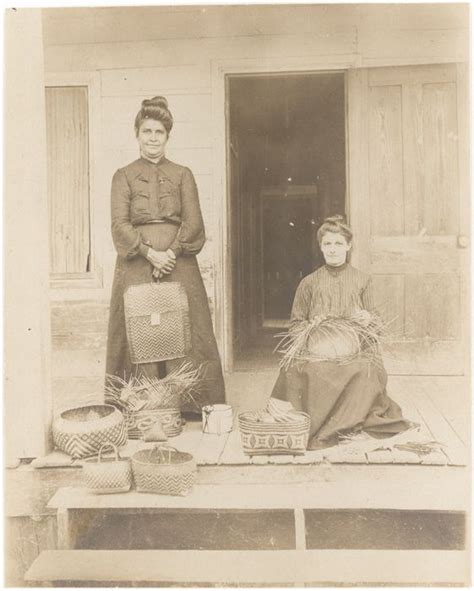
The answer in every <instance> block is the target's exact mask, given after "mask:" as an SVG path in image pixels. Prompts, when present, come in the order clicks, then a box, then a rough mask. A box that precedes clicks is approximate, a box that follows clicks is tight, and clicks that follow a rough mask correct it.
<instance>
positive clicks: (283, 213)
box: [262, 194, 313, 327]
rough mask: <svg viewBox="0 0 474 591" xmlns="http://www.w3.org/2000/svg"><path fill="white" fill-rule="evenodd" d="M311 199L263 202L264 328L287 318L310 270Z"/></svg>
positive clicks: (282, 198) (281, 198) (283, 198)
mask: <svg viewBox="0 0 474 591" xmlns="http://www.w3.org/2000/svg"><path fill="white" fill-rule="evenodd" d="M311 202H312V198H311V197H304V196H299V195H297V196H294V197H288V196H285V194H281V195H276V196H274V197H264V198H263V204H262V206H263V213H262V219H263V224H262V234H263V244H262V250H263V326H264V327H271V326H275V325H276V326H278V324H280V322H279V321H285V320H287V319H288V318H289V316H290V312H291V302H292V299H293V296H294V293H295V291H296V288H297V286H298V283H299V282H300V281H301V279H302V278H303V277H305V276H306V275H308V273H311V271H312V269H313V254H312V240H311V234H312V229H313V226H312V225H311V222H312V221H313V220H312V203H311Z"/></svg>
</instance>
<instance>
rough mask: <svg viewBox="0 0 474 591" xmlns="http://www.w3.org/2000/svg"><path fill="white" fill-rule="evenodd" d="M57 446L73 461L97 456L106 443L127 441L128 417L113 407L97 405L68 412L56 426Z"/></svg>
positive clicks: (54, 424) (55, 441)
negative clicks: (126, 419) (126, 418)
mask: <svg viewBox="0 0 474 591" xmlns="http://www.w3.org/2000/svg"><path fill="white" fill-rule="evenodd" d="M53 439H54V443H55V445H56V447H57V448H58V449H60V450H61V451H64V452H66V453H67V454H69V455H70V456H72V457H73V458H87V457H90V456H94V455H96V454H97V453H98V452H99V450H100V448H101V447H102V446H103V445H104V444H105V443H112V444H114V445H117V446H120V445H125V443H126V442H127V424H126V421H125V417H124V416H123V415H122V413H121V412H120V411H119V410H118V409H117V408H115V407H114V406H111V405H108V404H94V405H90V406H81V407H79V408H71V409H69V410H65V411H64V412H62V413H61V414H60V416H59V417H58V418H57V419H56V420H55V421H54V423H53Z"/></svg>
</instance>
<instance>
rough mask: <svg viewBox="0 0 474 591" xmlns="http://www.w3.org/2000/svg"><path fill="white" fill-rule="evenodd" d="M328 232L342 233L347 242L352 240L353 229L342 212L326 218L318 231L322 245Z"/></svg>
mask: <svg viewBox="0 0 474 591" xmlns="http://www.w3.org/2000/svg"><path fill="white" fill-rule="evenodd" d="M326 232H335V233H338V234H342V235H343V236H344V238H345V239H346V240H347V242H351V241H352V230H351V229H350V227H349V226H348V225H347V223H346V217H345V216H343V215H341V214H336V215H332V216H329V217H327V218H325V219H324V222H323V223H322V225H321V227H320V228H319V229H318V232H317V238H318V242H319V244H320V245H321V241H322V239H323V236H324V234H326Z"/></svg>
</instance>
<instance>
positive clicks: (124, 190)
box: [106, 157, 225, 410]
mask: <svg viewBox="0 0 474 591" xmlns="http://www.w3.org/2000/svg"><path fill="white" fill-rule="evenodd" d="M112 237H113V241H114V245H115V248H116V250H117V253H118V257H117V262H116V267H115V275H114V282H113V287H112V297H111V302H110V316H109V329H108V340H107V362H106V372H107V374H111V375H117V376H119V377H121V378H124V379H128V378H129V376H130V375H132V374H134V375H136V374H137V373H140V372H141V373H144V374H146V375H147V376H149V377H163V373H168V372H169V371H171V370H172V369H173V368H174V367H176V366H179V365H181V364H182V363H183V362H185V361H191V362H192V363H193V365H194V366H195V367H197V366H199V365H201V364H202V368H203V372H204V373H203V380H202V382H201V385H200V388H199V390H198V392H197V393H196V392H195V397H197V398H198V400H197V402H198V404H199V406H201V405H204V404H209V403H217V402H224V400H225V394H224V379H223V375H222V368H221V362H220V358H219V353H218V350H217V345H216V339H215V337H214V332H213V329H212V321H211V315H210V311H209V305H208V299H207V294H206V290H205V288H204V284H203V281H202V277H201V273H200V271H199V267H198V263H197V260H196V254H198V253H199V252H200V251H201V249H202V247H203V245H204V242H205V234H204V225H203V220H202V215H201V210H200V206H199V197H198V192H197V188H196V183H195V181H194V177H193V174H192V172H191V171H190V170H189V168H186V167H184V166H180V165H178V164H175V163H173V162H171V161H169V160H168V159H166V158H165V157H163V158H161V160H160V161H159V162H158V163H157V164H154V163H153V162H150V161H149V160H147V159H145V158H139V159H138V160H136V161H135V162H132V163H131V164H129V165H128V166H125V167H124V168H121V169H120V170H118V171H117V172H116V173H115V175H114V178H113V181H112ZM148 247H152V248H154V249H155V250H158V251H166V250H167V249H169V248H170V249H172V250H173V251H174V253H175V254H176V265H175V267H174V269H173V271H172V272H171V273H170V274H168V275H164V276H163V277H162V279H160V281H179V282H181V283H182V284H183V285H184V287H185V289H186V293H187V296H188V301H189V314H190V323H191V342H192V350H191V353H190V355H189V357H187V358H184V359H176V360H172V361H167V362H165V363H166V368H165V369H163V366H162V365H161V366H160V364H158V363H145V364H140V365H139V366H133V365H132V363H131V360H130V354H129V349H128V343H127V335H126V329H125V314H124V302H123V294H124V292H125V290H126V289H127V287H128V286H129V285H133V284H137V283H147V282H150V281H152V272H153V266H152V264H151V263H150V262H148V260H147V259H146V258H145V256H142V255H143V254H144V253H146V251H147V250H148ZM187 410H196V409H194V408H192V407H189V408H188V409H187Z"/></svg>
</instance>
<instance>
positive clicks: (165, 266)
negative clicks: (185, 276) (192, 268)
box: [146, 248, 176, 278]
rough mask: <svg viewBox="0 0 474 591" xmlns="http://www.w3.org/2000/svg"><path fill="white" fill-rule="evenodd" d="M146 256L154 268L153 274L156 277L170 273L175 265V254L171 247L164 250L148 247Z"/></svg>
mask: <svg viewBox="0 0 474 591" xmlns="http://www.w3.org/2000/svg"><path fill="white" fill-rule="evenodd" d="M146 258H147V259H148V260H149V261H150V263H151V264H152V265H153V267H154V268H155V269H154V271H153V275H154V276H155V277H158V278H159V277H162V276H163V275H168V274H169V273H171V271H172V270H173V269H174V267H175V265H176V255H175V253H174V252H173V251H172V250H171V249H168V250H166V251H164V250H154V249H153V248H149V249H148V253H147V257H146Z"/></svg>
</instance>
